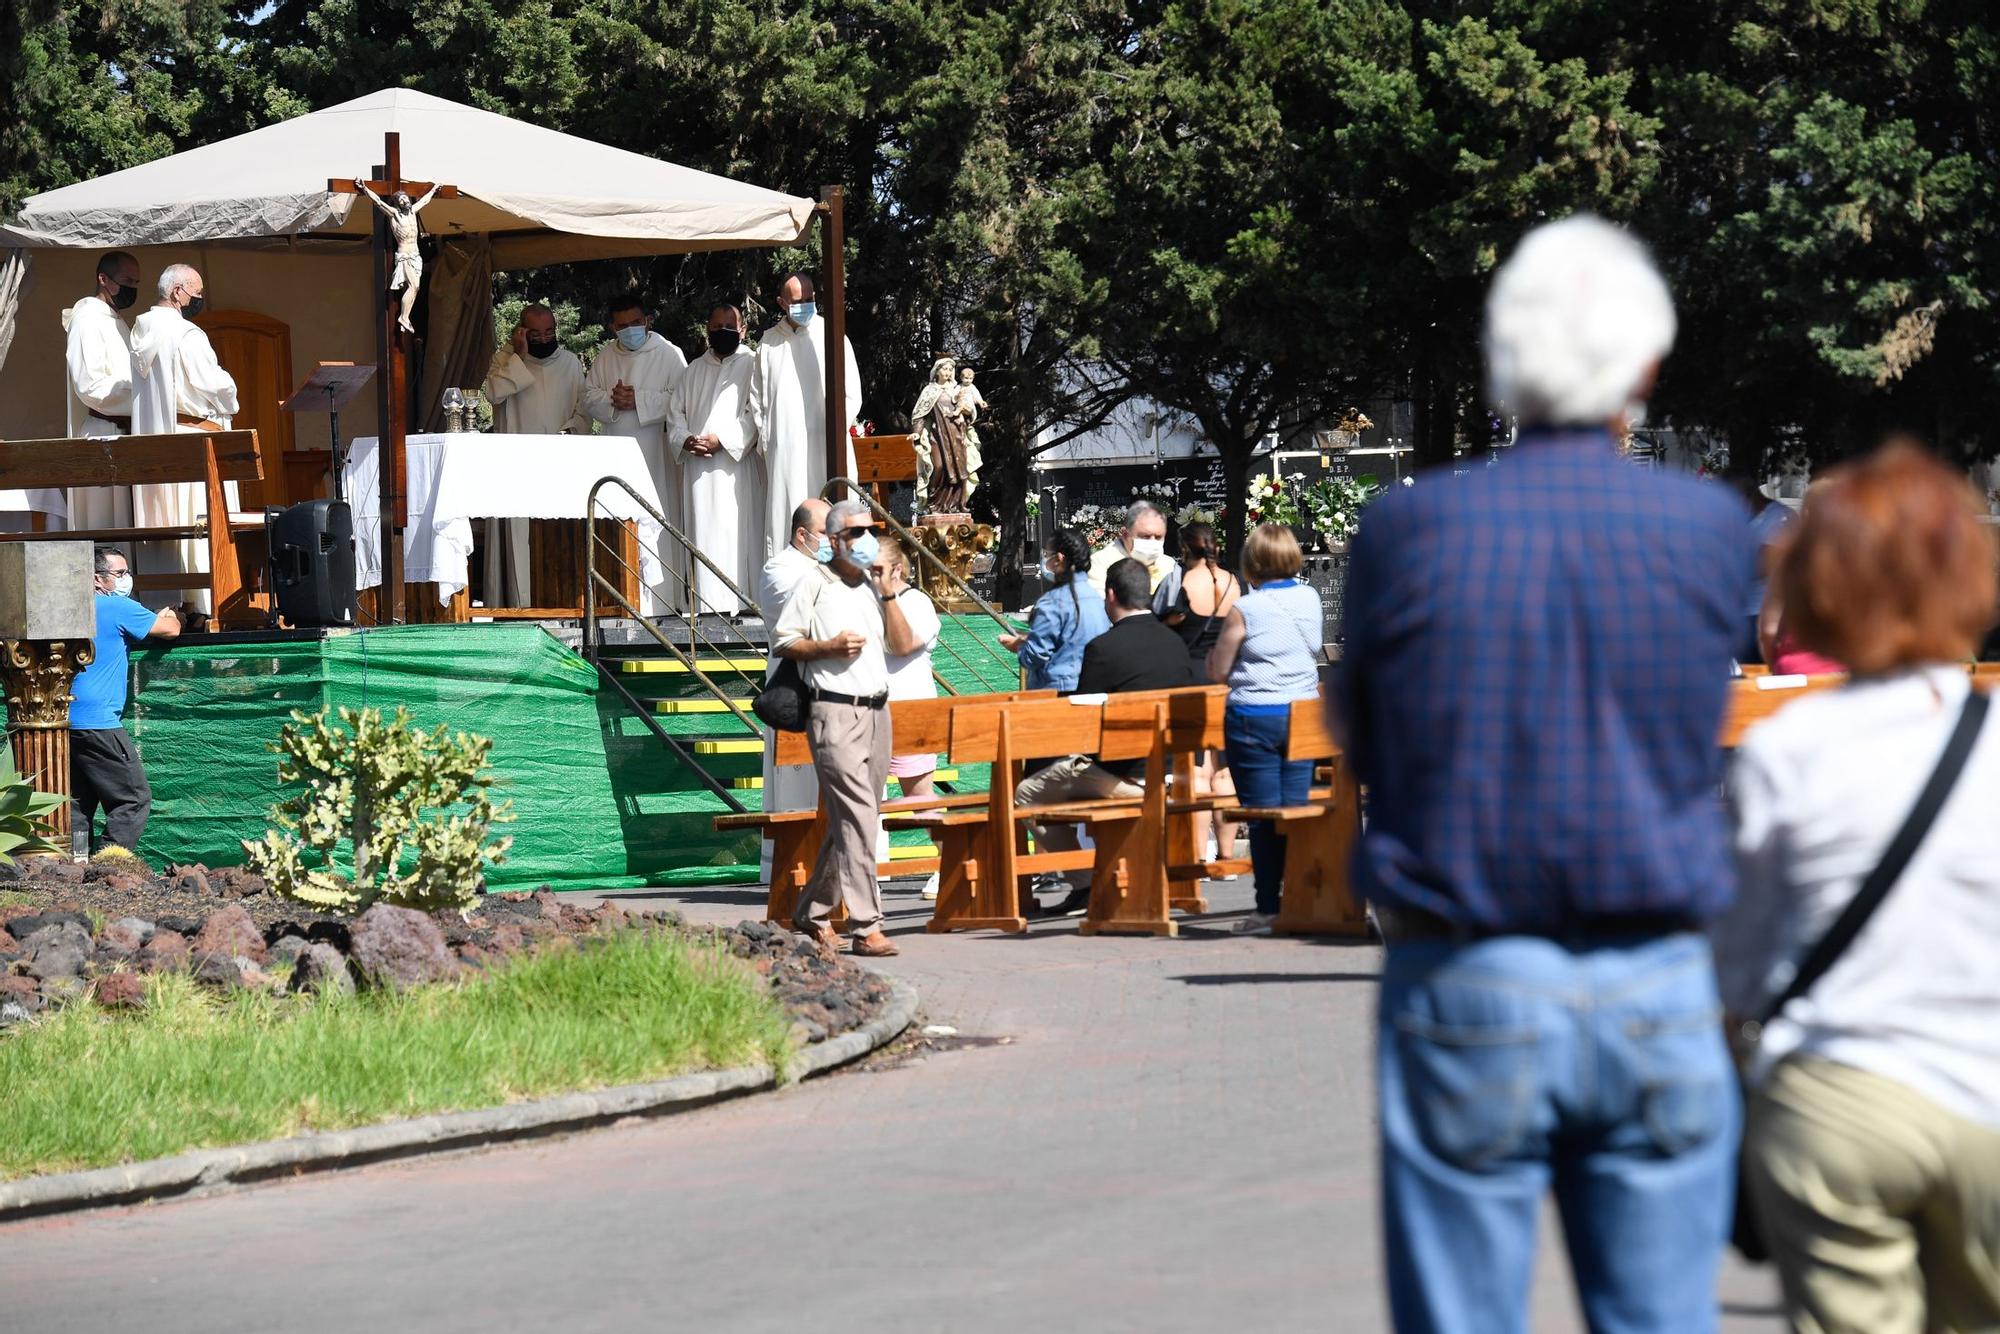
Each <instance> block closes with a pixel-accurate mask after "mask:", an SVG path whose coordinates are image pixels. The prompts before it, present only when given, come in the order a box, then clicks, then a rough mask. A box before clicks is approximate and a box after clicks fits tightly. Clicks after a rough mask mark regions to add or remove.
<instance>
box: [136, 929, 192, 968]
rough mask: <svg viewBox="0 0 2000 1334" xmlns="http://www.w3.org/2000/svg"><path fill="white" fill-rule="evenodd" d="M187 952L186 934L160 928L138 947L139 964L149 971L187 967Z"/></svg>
mask: <svg viewBox="0 0 2000 1334" xmlns="http://www.w3.org/2000/svg"><path fill="white" fill-rule="evenodd" d="M188 952H189V951H188V942H187V937H186V936H184V935H182V934H181V933H180V932H178V931H168V930H166V929H164V928H162V929H161V930H158V931H155V932H154V933H153V938H152V939H151V940H149V941H147V942H146V943H145V944H144V945H142V946H141V947H140V948H139V956H138V958H139V966H140V967H141V968H144V969H145V970H146V971H147V972H149V973H164V972H172V971H173V970H175V969H178V968H185V967H187V961H188Z"/></svg>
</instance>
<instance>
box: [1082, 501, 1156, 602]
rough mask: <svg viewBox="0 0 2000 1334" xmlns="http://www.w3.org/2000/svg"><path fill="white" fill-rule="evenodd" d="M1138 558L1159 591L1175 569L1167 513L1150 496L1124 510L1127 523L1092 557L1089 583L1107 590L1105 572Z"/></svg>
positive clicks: (1098, 589) (1097, 588)
mask: <svg viewBox="0 0 2000 1334" xmlns="http://www.w3.org/2000/svg"><path fill="white" fill-rule="evenodd" d="M1128 558H1129V559H1131V560H1136V561H1138V562H1139V563H1140V564H1141V565H1143V566H1145V567H1146V577H1147V578H1148V579H1149V580H1150V581H1151V582H1152V589H1153V591H1154V592H1156V593H1157V592H1158V591H1159V589H1160V581H1161V580H1162V579H1165V578H1166V577H1167V574H1168V572H1169V571H1171V570H1173V569H1174V562H1173V561H1172V560H1171V559H1170V558H1169V557H1168V556H1167V516H1166V514H1165V513H1164V512H1163V511H1162V510H1161V509H1160V507H1159V506H1158V505H1155V504H1154V503H1153V502H1152V501H1150V500H1135V501H1133V502H1132V503H1131V504H1130V505H1129V506H1127V507H1126V510H1125V523H1124V524H1123V526H1121V527H1120V528H1119V529H1118V536H1116V537H1114V538H1112V539H1111V540H1110V541H1109V542H1106V543H1105V544H1104V545H1103V546H1102V547H1101V548H1099V549H1098V550H1097V551H1096V552H1095V553H1093V554H1092V556H1091V558H1090V586H1091V587H1092V588H1094V589H1096V590H1097V591H1098V592H1100V593H1102V592H1103V591H1104V572H1105V571H1106V570H1108V569H1110V568H1111V567H1112V566H1114V565H1116V564H1117V563H1118V562H1119V561H1121V560H1126V559H1128Z"/></svg>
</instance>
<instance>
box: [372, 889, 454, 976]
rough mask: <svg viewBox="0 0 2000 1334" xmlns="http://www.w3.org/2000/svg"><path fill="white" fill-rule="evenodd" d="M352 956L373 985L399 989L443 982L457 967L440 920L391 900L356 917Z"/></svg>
mask: <svg viewBox="0 0 2000 1334" xmlns="http://www.w3.org/2000/svg"><path fill="white" fill-rule="evenodd" d="M352 957H353V959H354V964H355V967H356V968H357V969H358V970H359V971H360V973H361V976H362V977H363V978H364V979H366V980H367V981H368V982H369V983H370V984H371V985H373V986H377V987H388V988H390V989H391V990H395V991H402V990H405V989H407V988H410V987H418V986H422V985H424V984H425V983H427V982H442V981H444V980H445V979H446V978H448V977H450V976H451V975H452V974H453V972H454V971H456V970H455V968H454V966H453V964H452V958H451V952H450V951H449V950H447V949H446V948H445V944H444V934H443V933H442V932H440V931H439V930H438V928H437V923H435V922H433V921H432V920H431V919H430V918H428V917H426V916H424V915H423V914H422V913H420V912H417V911H415V910H414V909H410V908H397V907H394V906H392V905H390V904H387V903H378V904H376V905H375V906H374V907H372V908H370V909H369V910H368V911H367V912H365V913H362V914H361V916H360V917H359V918H358V919H356V921H355V923H354V949H353V956H352Z"/></svg>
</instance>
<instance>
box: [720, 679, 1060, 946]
mask: <svg viewBox="0 0 2000 1334" xmlns="http://www.w3.org/2000/svg"><path fill="white" fill-rule="evenodd" d="M1054 695H1055V692H1054V691H1052V690H1030V691H1019V692H1008V693H1002V694H993V695H941V696H939V697H938V698H936V699H899V700H892V701H890V703H889V726H890V730H891V732H892V733H893V734H894V736H895V741H894V744H893V751H894V753H895V754H898V755H921V754H925V753H928V752H936V751H942V750H945V749H946V748H947V747H948V746H949V745H950V743H951V718H952V712H953V711H954V710H955V709H958V708H961V707H963V706H965V705H967V704H969V703H991V702H993V701H995V700H1016V699H1050V698H1053V697H1054ZM773 751H774V758H773V763H775V764H779V765H787V764H811V763H812V745H811V743H810V742H809V741H808V740H807V739H806V734H805V733H804V732H779V733H778V734H777V740H776V743H775V745H774V747H773ZM985 803H986V794H985V793H983V792H973V793H957V794H953V795H945V794H943V793H938V794H934V795H932V796H928V797H919V798H913V799H909V800H905V801H892V802H887V803H884V805H883V807H882V812H883V815H884V816H885V817H892V816H895V815H899V814H902V813H905V812H911V811H930V810H951V809H953V808H957V807H965V806H983V805H985ZM715 827H716V828H717V829H718V830H730V829H755V830H758V831H760V832H761V833H763V834H764V836H765V837H767V838H769V839H770V840H771V884H770V889H769V891H768V893H767V894H766V896H765V900H764V920H766V921H769V922H778V923H781V924H784V925H787V926H789V925H790V924H791V921H792V913H793V911H794V910H795V909H796V908H797V907H798V901H799V895H800V893H801V892H803V891H804V889H805V885H806V881H808V880H810V879H811V878H812V869H813V864H814V863H815V862H816V861H818V860H819V848H820V844H821V843H822V842H824V841H825V839H826V809H825V806H824V804H823V803H822V804H821V805H819V806H817V807H816V808H815V809H813V810H809V811H746V812H745V813H743V814H741V815H734V814H732V815H718V816H716V817H715ZM902 827H906V828H907V827H911V826H908V825H905V826H902ZM939 869H940V859H939V858H936V857H924V858H918V859H915V860H912V861H905V862H896V863H893V864H891V863H888V862H884V863H880V864H878V866H877V867H876V874H878V875H891V874H895V875H928V874H929V873H930V872H932V871H937V870H939ZM843 916H844V910H842V909H839V908H836V910H835V917H836V920H839V919H840V918H842V917H843Z"/></svg>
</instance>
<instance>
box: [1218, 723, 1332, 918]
mask: <svg viewBox="0 0 2000 1334" xmlns="http://www.w3.org/2000/svg"><path fill="white" fill-rule="evenodd" d="M1285 758H1286V759H1288V760H1312V761H1315V762H1321V761H1324V762H1327V763H1329V764H1330V765H1331V766H1332V768H1331V776H1332V784H1331V786H1330V787H1329V788H1327V789H1325V792H1326V795H1325V796H1324V797H1321V796H1320V795H1319V794H1318V793H1317V792H1315V794H1314V797H1313V800H1311V801H1309V802H1307V803H1306V804H1305V805H1303V806H1272V807H1265V806H1235V807H1230V808H1227V809H1225V810H1224V811H1223V812H1222V814H1223V817H1224V818H1225V819H1230V820H1269V821H1271V822H1272V823H1273V824H1275V825H1277V826H1278V827H1279V829H1280V830H1282V831H1283V833H1284V835H1285V881H1284V897H1283V898H1282V899H1281V900H1280V901H1279V907H1278V920H1277V922H1276V923H1275V924H1274V925H1273V927H1272V930H1274V931H1276V932H1278V933H1279V934H1281V935H1325V936H1352V937H1360V936H1365V935H1367V934H1368V914H1367V912H1366V911H1365V910H1364V909H1363V908H1362V906H1361V902H1360V900H1359V899H1357V898H1356V897H1355V896H1354V885H1353V880H1352V873H1351V869H1350V868H1351V867H1352V865H1353V861H1354V850H1355V846H1356V844H1357V843H1358V842H1359V841H1360V838H1361V789H1360V787H1359V785H1358V784H1357V783H1356V782H1355V780H1354V770H1353V768H1352V767H1351V766H1350V765H1349V764H1348V762H1347V757H1346V755H1345V754H1343V753H1342V751H1341V748H1340V743H1339V742H1337V741H1335V740H1334V737H1333V733H1332V732H1330V731H1329V730H1328V729H1327V724H1326V705H1325V703H1324V702H1323V701H1321V700H1317V699H1302V700H1298V701H1295V702H1294V703H1293V705H1292V716H1291V732H1290V735H1289V737H1288V738H1287V740H1286V742H1285Z"/></svg>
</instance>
